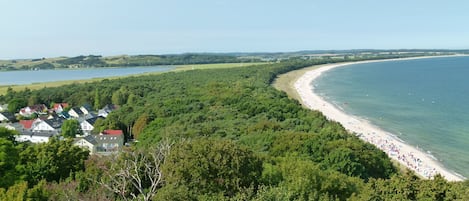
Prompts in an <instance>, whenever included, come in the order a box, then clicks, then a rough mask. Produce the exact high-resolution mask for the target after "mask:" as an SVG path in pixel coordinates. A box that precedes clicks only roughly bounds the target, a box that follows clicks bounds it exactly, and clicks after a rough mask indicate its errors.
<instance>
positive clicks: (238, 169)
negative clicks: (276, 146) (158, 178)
mask: <svg viewBox="0 0 469 201" xmlns="http://www.w3.org/2000/svg"><path fill="white" fill-rule="evenodd" d="M261 172H262V162H261V161H260V160H259V158H258V157H257V156H256V155H255V154H254V153H253V152H252V151H250V150H248V149H247V148H245V147H241V146H239V145H237V144H235V143H234V142H233V141H229V140H215V139H205V138H204V139H194V140H187V141H183V142H180V143H178V144H176V145H174V146H173V149H172V150H171V153H170V154H169V156H168V158H167V159H166V160H165V163H164V165H163V174H164V175H165V178H166V182H167V185H172V186H175V187H178V186H184V187H187V188H188V189H191V191H193V192H194V193H197V194H206V193H222V194H225V195H228V196H233V195H235V194H236V193H237V192H239V191H241V190H243V189H244V188H249V187H251V186H253V187H256V186H257V184H258V182H259V179H260V176H261Z"/></svg>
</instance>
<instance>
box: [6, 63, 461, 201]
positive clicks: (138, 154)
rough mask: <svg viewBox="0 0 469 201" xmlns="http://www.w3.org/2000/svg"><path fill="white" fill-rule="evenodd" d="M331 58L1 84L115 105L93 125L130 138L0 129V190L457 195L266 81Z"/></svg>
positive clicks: (312, 196) (456, 185) (126, 195)
mask: <svg viewBox="0 0 469 201" xmlns="http://www.w3.org/2000/svg"><path fill="white" fill-rule="evenodd" d="M383 57H386V58H395V57H401V56H400V55H388V56H380V57H379V58H383ZM371 59H378V57H376V58H371ZM343 61H346V58H344V59H331V58H323V59H313V60H311V59H310V60H304V59H300V58H291V59H289V60H285V61H282V62H279V63H271V64H265V65H257V66H250V67H243V68H231V69H208V70H192V71H184V72H169V73H164V74H160V75H146V76H139V77H128V78H120V79H116V80H102V81H100V82H95V83H85V84H79V85H78V84H75V85H66V86H62V87H55V88H44V89H41V90H34V91H32V90H27V89H26V90H23V91H13V90H9V91H8V93H7V94H5V95H2V96H0V103H1V102H5V103H15V104H18V103H19V104H27V103H28V102H42V103H44V104H50V103H53V102H68V103H70V104H71V105H80V104H84V103H89V104H91V105H93V106H95V108H100V107H102V106H104V105H105V104H109V103H112V104H116V105H120V106H121V107H120V108H119V109H118V110H116V111H115V112H113V113H111V114H110V115H109V116H108V117H107V118H106V119H105V120H102V121H97V122H96V124H95V127H96V129H98V130H102V129H105V128H106V129H107V128H109V129H122V130H123V131H124V132H125V135H126V138H127V139H128V140H131V139H135V141H134V142H133V144H132V145H131V146H129V147H127V148H126V149H125V150H124V151H123V152H122V153H120V154H119V155H111V156H95V155H93V156H88V153H87V152H86V151H83V150H81V149H80V148H78V147H74V146H72V145H71V142H70V141H69V140H51V141H50V142H48V143H44V144H38V145H33V144H28V143H18V142H15V141H14V140H13V138H12V135H14V134H15V133H14V131H8V130H6V129H0V200H331V201H332V200H334V201H335V200H370V201H371V200H469V183H468V182H448V181H446V180H445V179H444V178H442V177H441V176H436V177H435V178H434V179H432V180H423V179H420V178H419V177H417V176H416V175H415V174H413V172H411V171H401V170H399V169H398V168H396V167H395V166H394V165H393V163H392V161H391V160H390V159H389V158H388V157H387V155H386V154H385V153H384V152H382V151H381V150H379V149H377V148H376V147H375V146H373V145H371V144H369V143H366V142H364V141H361V140H360V139H358V138H357V137H356V136H354V135H352V134H350V133H347V131H346V130H345V129H344V128H343V127H342V126H341V125H340V124H338V123H336V122H333V121H329V120H327V119H326V118H325V117H324V116H323V115H322V114H321V113H320V112H318V111H311V110H308V109H305V108H303V107H302V106H301V105H300V104H299V102H298V101H296V100H293V99H290V98H289V97H288V96H287V95H286V94H285V93H284V92H281V91H278V90H276V89H274V88H273V87H272V86H271V83H272V82H273V81H274V80H275V78H276V77H277V76H278V75H280V74H283V73H285V72H288V71H291V70H295V69H300V68H303V67H308V66H312V65H318V64H324V63H333V62H343Z"/></svg>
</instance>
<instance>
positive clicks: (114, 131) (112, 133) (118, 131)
mask: <svg viewBox="0 0 469 201" xmlns="http://www.w3.org/2000/svg"><path fill="white" fill-rule="evenodd" d="M102 134H103V135H122V134H124V133H123V132H122V130H104V131H103V132H102Z"/></svg>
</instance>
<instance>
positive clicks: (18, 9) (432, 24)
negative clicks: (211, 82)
mask: <svg viewBox="0 0 469 201" xmlns="http://www.w3.org/2000/svg"><path fill="white" fill-rule="evenodd" d="M468 8H469V1H464V0H452V1H441V0H438V1H436V0H426V1H423V0H393V1H376V0H355V1H350V0H288V1H287V0H165V1H163V0H132V1H129V0H67V1H64V0H41V1H37V0H0V27H1V28H0V59H20V58H41V57H58V56H77V55H89V54H94V55H103V56H110V55H121V54H128V55H135V54H173V53H187V52H216V53H218V52H288V51H300V50H345V49H401V48H405V49H413V48H416V49H425V48H429V49H430V48H431V49H433V48H442V49H469V26H467V22H468V20H469V12H467V9H468Z"/></svg>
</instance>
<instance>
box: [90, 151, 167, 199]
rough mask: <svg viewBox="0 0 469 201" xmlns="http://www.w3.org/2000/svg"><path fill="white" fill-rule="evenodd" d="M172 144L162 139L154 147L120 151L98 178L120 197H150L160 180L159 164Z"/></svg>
mask: <svg viewBox="0 0 469 201" xmlns="http://www.w3.org/2000/svg"><path fill="white" fill-rule="evenodd" d="M170 148H171V144H170V143H168V142H161V143H160V144H159V145H158V146H157V147H153V148H149V149H146V150H142V149H138V150H134V151H127V152H123V153H122V154H121V156H120V157H118V158H116V159H117V160H116V161H114V162H112V163H111V167H110V168H109V170H108V171H106V172H105V173H104V177H102V179H101V180H100V181H99V182H98V183H99V184H100V185H102V186H104V187H105V188H107V189H108V190H110V191H111V192H114V193H116V194H117V195H119V196H120V197H121V198H122V199H123V200H136V199H141V200H144V201H148V200H151V199H152V198H153V197H154V196H155V195H156V193H157V190H158V189H159V188H160V187H161V184H162V183H163V173H162V171H161V166H162V165H163V164H164V161H165V159H166V156H167V155H168V154H169V151H170Z"/></svg>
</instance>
